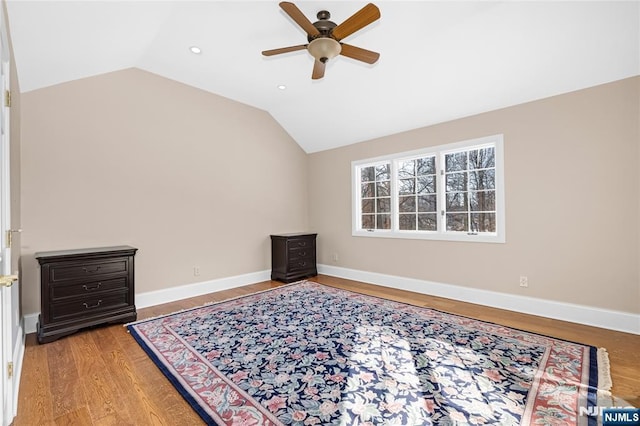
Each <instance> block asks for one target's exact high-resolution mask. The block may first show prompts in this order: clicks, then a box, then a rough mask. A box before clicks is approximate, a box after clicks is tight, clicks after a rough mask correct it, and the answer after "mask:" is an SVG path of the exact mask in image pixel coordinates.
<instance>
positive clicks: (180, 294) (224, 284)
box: [136, 270, 271, 309]
mask: <svg viewBox="0 0 640 426" xmlns="http://www.w3.org/2000/svg"><path fill="white" fill-rule="evenodd" d="M270 279H271V270H266V271H259V272H252V273H249V274H244V275H236V276H233V277H226V278H219V279H215V280H210V281H203V282H199V283H193V284H187V285H181V286H177V287H171V288H165V289H162V290H156V291H149V292H146V293H140V294H136V308H137V309H142V308H147V307H149V306H155V305H161V304H163V303H169V302H174V301H176V300H181V299H188V298H189V297H195V296H202V295H203V294H208V293H214V292H216V291H222V290H229V289H231V288H236V287H242V286H243V285H249V284H255V283H259V282H262V281H269V280H270Z"/></svg>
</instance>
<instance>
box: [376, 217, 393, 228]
mask: <svg viewBox="0 0 640 426" xmlns="http://www.w3.org/2000/svg"><path fill="white" fill-rule="evenodd" d="M376 229H391V216H390V215H388V214H378V215H376Z"/></svg>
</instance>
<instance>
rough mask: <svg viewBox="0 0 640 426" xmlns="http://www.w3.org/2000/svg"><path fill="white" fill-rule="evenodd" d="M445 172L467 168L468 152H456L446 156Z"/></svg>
mask: <svg viewBox="0 0 640 426" xmlns="http://www.w3.org/2000/svg"><path fill="white" fill-rule="evenodd" d="M444 163H445V172H457V171H461V170H467V152H466V151H464V152H454V153H453V154H447V155H445V156H444Z"/></svg>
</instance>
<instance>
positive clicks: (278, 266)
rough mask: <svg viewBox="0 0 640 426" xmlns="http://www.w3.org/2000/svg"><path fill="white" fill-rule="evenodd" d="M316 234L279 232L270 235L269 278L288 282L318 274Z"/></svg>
mask: <svg viewBox="0 0 640 426" xmlns="http://www.w3.org/2000/svg"><path fill="white" fill-rule="evenodd" d="M316 235H318V234H280V235H272V236H271V279H272V280H277V281H283V282H285V283H290V282H292V281H296V280H299V279H301V278H306V277H313V276H316V275H318V269H317V267H316Z"/></svg>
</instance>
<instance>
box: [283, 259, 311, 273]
mask: <svg viewBox="0 0 640 426" xmlns="http://www.w3.org/2000/svg"><path fill="white" fill-rule="evenodd" d="M315 266H316V263H315V262H314V261H313V259H310V258H306V259H297V260H291V261H290V262H289V268H288V270H289V272H290V273H295V272H297V271H305V270H309V268H315Z"/></svg>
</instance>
